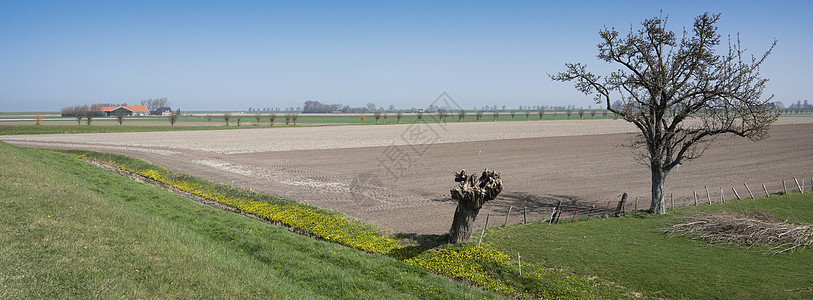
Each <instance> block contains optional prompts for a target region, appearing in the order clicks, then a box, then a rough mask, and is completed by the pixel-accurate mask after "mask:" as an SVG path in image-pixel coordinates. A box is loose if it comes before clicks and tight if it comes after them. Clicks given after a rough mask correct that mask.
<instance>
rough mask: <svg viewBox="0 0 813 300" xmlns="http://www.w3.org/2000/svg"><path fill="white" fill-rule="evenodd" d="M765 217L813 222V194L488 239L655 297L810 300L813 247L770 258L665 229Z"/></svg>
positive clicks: (531, 258)
mask: <svg viewBox="0 0 813 300" xmlns="http://www.w3.org/2000/svg"><path fill="white" fill-rule="evenodd" d="M701 212H702V213H715V212H735V213H746V212H762V213H769V214H771V215H773V216H775V217H778V218H781V219H785V220H788V221H790V222H793V223H801V224H811V223H813V194H811V193H805V194H799V193H791V194H789V195H772V196H771V197H770V198H759V199H756V200H751V199H747V200H742V201H731V202H728V203H726V204H715V205H701V206H699V207H683V208H678V209H675V210H672V211H670V212H669V214H668V215H661V216H656V215H648V214H643V215H637V216H627V217H622V218H611V219H602V220H596V219H594V220H590V221H584V222H576V223H567V224H558V225H548V224H539V223H535V224H529V225H525V226H514V227H508V228H506V229H497V230H494V231H492V232H491V233H490V234H489V235H488V237H487V238H486V241H488V242H489V243H491V244H492V245H494V247H496V249H499V250H501V251H503V252H507V253H520V254H521V255H522V257H523V259H527V261H528V262H534V263H538V264H540V265H542V266H545V267H548V268H553V269H557V270H565V272H566V273H577V274H595V275H598V276H599V277H600V278H610V279H612V280H613V281H614V282H616V283H617V284H619V285H621V286H626V287H629V288H631V289H633V290H641V291H650V292H649V296H654V297H663V298H689V299H710V298H716V299H810V298H811V297H813V267H811V266H813V265H811V262H813V249H805V250H802V251H792V252H786V253H782V254H779V255H770V254H766V253H769V252H770V251H768V250H769V249H770V246H755V247H752V248H747V247H742V246H737V245H710V244H709V243H708V242H707V241H703V240H695V239H691V238H689V237H684V236H670V235H668V234H665V233H664V229H665V228H667V227H669V226H671V225H674V224H677V223H680V222H681V221H683V220H684V218H686V217H688V216H691V215H692V214H697V213H701Z"/></svg>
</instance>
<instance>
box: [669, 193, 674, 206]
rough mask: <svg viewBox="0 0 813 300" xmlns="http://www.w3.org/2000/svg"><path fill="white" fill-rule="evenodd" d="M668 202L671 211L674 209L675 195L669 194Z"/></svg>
mask: <svg viewBox="0 0 813 300" xmlns="http://www.w3.org/2000/svg"><path fill="white" fill-rule="evenodd" d="M669 202H672V209H675V194H673V193H669Z"/></svg>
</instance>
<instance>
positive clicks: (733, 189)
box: [731, 187, 742, 201]
mask: <svg viewBox="0 0 813 300" xmlns="http://www.w3.org/2000/svg"><path fill="white" fill-rule="evenodd" d="M731 190H732V191H734V196H737V200H740V201H742V198H740V194H739V193H737V189H735V188H734V187H732V188H731Z"/></svg>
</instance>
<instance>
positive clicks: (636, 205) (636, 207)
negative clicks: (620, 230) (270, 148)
mask: <svg viewBox="0 0 813 300" xmlns="http://www.w3.org/2000/svg"><path fill="white" fill-rule="evenodd" d="M635 213H636V214H637V213H638V197H635Z"/></svg>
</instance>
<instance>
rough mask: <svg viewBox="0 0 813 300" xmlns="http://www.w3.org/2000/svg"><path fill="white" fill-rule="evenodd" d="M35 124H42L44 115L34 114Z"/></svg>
mask: <svg viewBox="0 0 813 300" xmlns="http://www.w3.org/2000/svg"><path fill="white" fill-rule="evenodd" d="M34 124H36V125H42V115H41V114H36V115H34Z"/></svg>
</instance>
